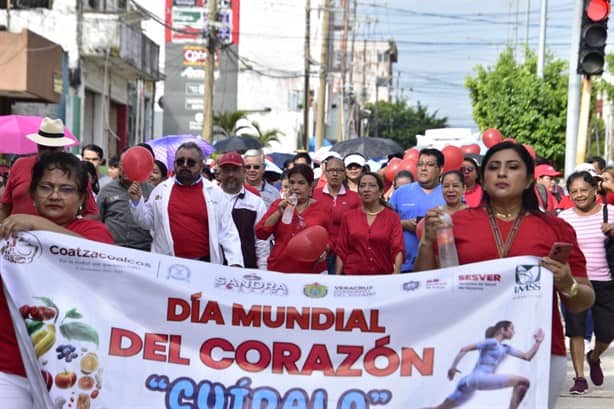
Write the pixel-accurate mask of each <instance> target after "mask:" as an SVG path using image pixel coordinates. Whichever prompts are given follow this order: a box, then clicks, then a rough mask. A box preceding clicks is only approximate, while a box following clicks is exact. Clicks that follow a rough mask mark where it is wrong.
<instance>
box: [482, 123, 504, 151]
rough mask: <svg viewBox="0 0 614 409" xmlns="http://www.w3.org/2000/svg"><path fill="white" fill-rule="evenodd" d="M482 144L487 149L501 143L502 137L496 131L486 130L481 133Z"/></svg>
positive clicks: (493, 129)
mask: <svg viewBox="0 0 614 409" xmlns="http://www.w3.org/2000/svg"><path fill="white" fill-rule="evenodd" d="M482 142H484V145H486V147H487V148H490V147H491V146H494V145H496V144H498V143H499V142H503V135H501V132H499V130H498V129H495V128H488V129H487V130H485V131H484V133H482Z"/></svg>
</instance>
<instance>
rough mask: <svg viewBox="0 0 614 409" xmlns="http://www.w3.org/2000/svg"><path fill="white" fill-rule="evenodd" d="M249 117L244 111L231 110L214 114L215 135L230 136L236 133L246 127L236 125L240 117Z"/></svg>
mask: <svg viewBox="0 0 614 409" xmlns="http://www.w3.org/2000/svg"><path fill="white" fill-rule="evenodd" d="M244 118H247V116H246V114H245V112H243V111H229V112H222V113H221V114H216V115H213V137H214V139H215V137H216V136H219V135H222V136H225V137H228V136H230V135H234V134H235V133H236V132H237V131H238V130H239V129H242V128H244V127H243V126H241V127H238V128H237V127H236V125H237V122H238V121H239V119H244Z"/></svg>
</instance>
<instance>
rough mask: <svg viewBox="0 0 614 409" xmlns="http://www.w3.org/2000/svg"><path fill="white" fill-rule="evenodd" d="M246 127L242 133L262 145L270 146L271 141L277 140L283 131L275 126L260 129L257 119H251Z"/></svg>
mask: <svg viewBox="0 0 614 409" xmlns="http://www.w3.org/2000/svg"><path fill="white" fill-rule="evenodd" d="M246 128H247V129H248V130H246V131H245V132H244V133H243V135H245V136H251V137H252V138H254V139H257V140H258V142H260V143H261V144H262V146H270V145H271V142H279V137H280V136H282V135H284V133H283V132H282V131H281V130H279V129H277V128H273V129H267V130H263V129H261V128H260V124H259V123H258V122H257V121H251V126H250V127H246Z"/></svg>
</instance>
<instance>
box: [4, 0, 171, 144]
mask: <svg viewBox="0 0 614 409" xmlns="http://www.w3.org/2000/svg"><path fill="white" fill-rule="evenodd" d="M34 3H36V5H40V4H41V2H40V1H39V2H34ZM43 3H44V2H43ZM19 4H20V5H21V6H22V8H21V9H12V10H10V12H7V10H0V24H3V25H4V26H5V27H6V31H4V32H0V38H1V37H3V36H8V37H10V36H14V35H15V34H16V33H22V32H23V30H27V31H25V32H26V33H28V32H31V33H35V34H36V35H37V36H39V37H41V38H43V39H46V40H47V41H49V42H51V43H53V44H56V45H58V46H59V47H60V53H61V62H60V70H59V73H60V75H58V74H55V75H54V76H52V81H51V84H52V87H53V88H52V89H53V90H54V91H55V92H56V93H57V94H58V95H56V96H54V97H53V98H50V97H49V96H45V95H35V96H33V97H32V96H31V97H27V96H26V95H25V94H26V93H23V92H22V93H21V94H14V93H13V94H11V93H10V92H5V91H3V87H4V88H6V86H2V85H1V83H0V109H1V110H2V111H1V112H0V114H28V115H41V116H43V115H47V116H52V117H58V118H61V119H63V120H64V122H65V123H66V125H67V126H68V127H69V129H71V131H72V132H73V133H74V134H75V135H76V136H77V137H78V138H79V140H80V142H81V144H82V145H84V144H88V143H95V144H97V145H100V146H101V147H102V148H103V149H104V150H105V153H106V154H107V156H111V155H113V154H116V153H118V152H119V151H120V150H121V149H122V148H123V147H125V146H128V145H130V144H134V143H138V142H142V141H144V140H147V139H150V138H151V136H152V132H153V104H154V102H155V101H154V93H155V85H154V84H155V81H156V80H158V79H160V78H161V76H162V75H161V73H160V70H159V61H158V60H159V46H158V45H157V44H156V43H154V42H153V41H152V40H150V39H149V38H148V37H147V36H145V35H144V34H143V32H142V30H141V28H140V27H141V22H142V20H143V18H144V15H143V14H142V13H140V12H139V11H138V10H135V9H134V8H133V7H132V6H131V5H130V3H129V2H128V1H127V0H55V1H53V2H49V5H48V7H35V8H30V7H28V2H27V1H21V2H19ZM0 41H1V40H0ZM25 49H26V51H27V54H29V55H30V54H32V55H37V54H38V53H39V52H40V49H41V47H33V46H30V45H27V46H26V48H25ZM12 63H14V64H16V65H17V66H20V67H22V68H24V67H25V69H26V70H27V71H34V72H41V71H44V70H45V68H44V66H43V65H42V64H41V62H40V61H38V60H37V59H35V58H32V59H27V60H25V61H14V62H12ZM5 69H6V67H5V68H3V70H5ZM55 72H56V71H54V73H55Z"/></svg>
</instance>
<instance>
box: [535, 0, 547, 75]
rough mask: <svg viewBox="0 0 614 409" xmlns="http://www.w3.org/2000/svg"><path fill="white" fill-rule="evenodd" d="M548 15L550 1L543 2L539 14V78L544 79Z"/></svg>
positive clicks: (543, 0) (544, 0)
mask: <svg viewBox="0 0 614 409" xmlns="http://www.w3.org/2000/svg"><path fill="white" fill-rule="evenodd" d="M547 14H548V0H542V6H541V11H540V14H539V47H538V48H537V77H538V78H540V79H544V58H545V54H546V15H547Z"/></svg>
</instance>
